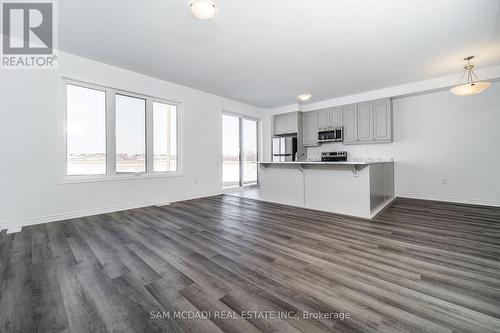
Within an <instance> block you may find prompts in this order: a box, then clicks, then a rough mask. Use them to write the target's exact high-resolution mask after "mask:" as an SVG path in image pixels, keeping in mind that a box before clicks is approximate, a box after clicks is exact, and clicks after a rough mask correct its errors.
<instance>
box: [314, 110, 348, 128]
mask: <svg viewBox="0 0 500 333" xmlns="http://www.w3.org/2000/svg"><path fill="white" fill-rule="evenodd" d="M338 126H342V108H331V109H325V110H321V111H318V128H320V129H321V128H328V127H338Z"/></svg>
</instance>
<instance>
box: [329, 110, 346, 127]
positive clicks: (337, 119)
mask: <svg viewBox="0 0 500 333" xmlns="http://www.w3.org/2000/svg"><path fill="white" fill-rule="evenodd" d="M329 119H330V126H332V127H338V126H342V124H343V122H342V108H334V109H331V110H330V112H329Z"/></svg>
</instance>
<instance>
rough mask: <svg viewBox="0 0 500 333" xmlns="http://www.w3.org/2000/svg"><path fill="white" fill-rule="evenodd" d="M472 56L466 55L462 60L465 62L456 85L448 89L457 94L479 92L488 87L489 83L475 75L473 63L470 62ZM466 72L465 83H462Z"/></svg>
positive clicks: (465, 94) (466, 94)
mask: <svg viewBox="0 0 500 333" xmlns="http://www.w3.org/2000/svg"><path fill="white" fill-rule="evenodd" d="M472 59H474V57H473V56H470V57H467V58H465V59H464V60H465V61H467V64H466V65H465V66H464V69H465V72H464V73H463V74H462V77H461V78H460V81H458V85H457V86H455V87H453V88H451V89H450V91H451V92H452V93H454V94H455V95H458V96H469V95H475V94H479V93H480V92H481V91H483V90H486V89H488V87H489V86H490V84H491V83H489V82H480V81H479V78H478V77H477V75H476V74H475V73H474V64H471V62H470V61H471V60H472ZM466 74H467V83H464V84H462V80H463V78H464V76H465V75H466Z"/></svg>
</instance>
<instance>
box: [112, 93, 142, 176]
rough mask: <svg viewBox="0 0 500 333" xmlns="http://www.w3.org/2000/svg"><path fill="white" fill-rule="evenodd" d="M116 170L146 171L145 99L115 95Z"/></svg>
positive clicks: (124, 171) (118, 171)
mask: <svg viewBox="0 0 500 333" xmlns="http://www.w3.org/2000/svg"><path fill="white" fill-rule="evenodd" d="M115 123H116V130H115V135H116V172H117V173H141V172H146V101H145V100H144V99H139V98H135V97H129V96H123V95H116V122H115Z"/></svg>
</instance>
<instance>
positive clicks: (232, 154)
mask: <svg viewBox="0 0 500 333" xmlns="http://www.w3.org/2000/svg"><path fill="white" fill-rule="evenodd" d="M257 133H258V121H257V120H255V119H249V118H246V117H242V116H238V115H233V114H223V115H222V181H223V187H224V188H235V187H245V186H253V185H257V183H258V180H257V163H256V162H257V156H258V150H257V146H258V141H257Z"/></svg>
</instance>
